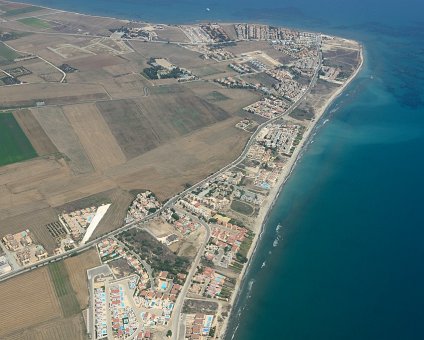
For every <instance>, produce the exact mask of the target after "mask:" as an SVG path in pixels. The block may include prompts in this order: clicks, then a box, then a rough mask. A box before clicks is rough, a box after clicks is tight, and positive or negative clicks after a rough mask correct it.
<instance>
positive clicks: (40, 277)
mask: <svg viewBox="0 0 424 340" xmlns="http://www.w3.org/2000/svg"><path fill="white" fill-rule="evenodd" d="M0 300H1V308H0V338H2V339H3V338H4V337H5V336H6V335H7V334H11V333H14V332H16V331H19V330H22V329H24V328H28V327H32V326H35V325H38V324H40V323H42V322H46V321H49V320H52V319H55V318H57V317H58V316H60V315H61V309H60V305H59V302H58V300H57V297H56V294H55V290H54V287H53V285H52V282H51V280H50V276H49V273H48V270H47V268H40V269H37V270H33V271H31V272H29V273H26V274H22V275H19V276H17V277H15V278H12V279H9V280H7V281H5V282H2V283H0Z"/></svg>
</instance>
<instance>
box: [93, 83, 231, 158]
mask: <svg viewBox="0 0 424 340" xmlns="http://www.w3.org/2000/svg"><path fill="white" fill-rule="evenodd" d="M171 91H172V90H171ZM97 106H98V108H99V110H100V112H101V113H102V115H103V117H104V119H105V120H106V122H107V124H108V125H109V127H110V129H111V131H112V133H113V135H114V136H115V138H116V140H117V141H118V143H119V145H120V147H121V149H122V151H123V152H124V153H125V155H126V157H127V158H128V159H131V158H134V157H136V156H139V155H141V154H143V153H145V152H146V151H149V150H152V149H154V148H155V147H157V146H159V145H160V144H163V143H165V142H167V141H169V140H170V139H172V138H176V137H179V136H182V135H185V134H187V133H189V132H192V131H195V130H197V129H199V128H201V127H203V126H207V125H210V124H213V123H216V122H218V121H221V120H224V119H227V118H229V114H228V113H226V112H225V111H224V110H222V109H219V108H217V107H215V106H214V105H213V104H210V103H208V102H206V101H204V100H202V99H200V98H198V97H196V96H194V95H193V94H192V92H191V91H183V92H182V93H178V94H174V93H169V94H168V95H166V96H161V95H157V94H151V95H150V96H149V97H146V98H143V99H137V100H119V101H107V102H99V103H97ZM116 112H120V113H121V114H120V115H117V114H116Z"/></svg>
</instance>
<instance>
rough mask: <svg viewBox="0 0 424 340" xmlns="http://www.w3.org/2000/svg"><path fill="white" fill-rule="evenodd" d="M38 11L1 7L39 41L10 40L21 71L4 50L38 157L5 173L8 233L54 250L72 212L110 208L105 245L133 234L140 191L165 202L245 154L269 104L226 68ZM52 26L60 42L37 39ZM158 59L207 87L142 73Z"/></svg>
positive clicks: (176, 33) (11, 101)
mask: <svg viewBox="0 0 424 340" xmlns="http://www.w3.org/2000/svg"><path fill="white" fill-rule="evenodd" d="M28 8H31V6H27V5H16V6H15V5H10V4H6V3H4V2H2V1H1V0H0V9H2V10H3V11H5V12H8V11H14V12H11V13H9V14H10V16H12V14H13V13H14V14H13V18H11V19H8V20H7V22H6V21H4V22H0V30H2V31H5V30H6V29H14V30H16V31H19V30H25V31H30V30H31V28H33V32H31V35H23V34H22V33H21V32H20V31H19V32H18V33H17V34H15V35H13V37H12V39H11V40H8V41H7V44H8V45H10V46H11V47H13V48H15V49H16V50H18V51H22V52H21V53H22V55H24V54H25V55H26V56H27V58H21V60H19V61H16V62H14V61H13V60H14V59H15V57H17V56H20V55H18V54H16V55H15V54H14V52H13V50H11V49H9V48H7V46H6V45H4V44H2V47H3V48H1V47H0V57H1V56H3V57H4V61H5V63H7V66H5V67H4V69H5V70H9V71H10V72H12V73H13V76H15V77H17V78H18V79H19V80H20V81H23V82H24V84H20V85H17V86H5V87H2V98H1V100H0V109H1V108H3V109H5V110H6V109H7V111H10V112H13V115H11V114H9V115H11V117H12V118H14V120H15V125H16V126H17V127H18V128H19V131H20V135H21V136H22V137H23V138H24V139H23V140H26V141H27V144H28V145H30V146H31V145H32V149H33V151H32V152H33V153H32V155H33V156H32V157H35V158H34V159H30V160H27V161H26V162H24V163H12V164H8V163H11V162H13V161H14V160H15V159H13V160H12V159H11V160H9V161H8V162H7V165H4V166H2V167H1V171H0V228H1V230H2V233H3V232H6V231H7V232H17V231H19V230H22V229H23V228H24V227H25V226H27V227H28V228H30V230H31V231H32V232H33V234H34V237H35V238H36V239H37V240H38V241H39V242H40V243H41V244H43V245H44V246H45V248H46V249H47V250H48V251H49V252H51V251H52V250H53V249H54V247H55V240H54V238H53V237H52V236H51V235H50V234H49V232H48V230H47V227H46V225H48V224H50V223H54V222H56V221H57V215H58V214H60V213H61V212H62V211H63V210H64V209H65V210H66V209H68V208H70V207H72V206H73V205H78V204H83V205H84V204H89V202H91V201H95V202H101V203H111V204H112V205H111V207H110V209H109V210H108V212H107V213H106V215H105V216H104V217H103V219H102V221H101V222H100V223H99V225H98V227H97V228H96V230H95V232H94V234H93V237H96V236H99V235H102V234H104V233H105V232H107V231H110V230H113V229H116V228H118V227H120V226H121V225H122V223H123V220H124V217H125V215H126V212H127V209H128V206H129V204H130V203H131V201H132V199H133V197H134V196H133V193H134V191H136V190H142V189H150V190H152V191H153V192H155V194H157V195H158V198H159V199H160V200H165V199H167V198H169V197H171V196H173V195H175V194H176V193H177V192H179V191H181V190H182V189H183V188H185V187H186V186H187V185H189V184H194V183H196V182H198V181H199V180H201V179H203V178H204V177H206V176H207V175H209V174H211V173H212V172H215V171H217V170H218V169H220V168H221V167H222V166H224V165H226V164H228V162H231V161H232V160H234V159H235V158H237V157H238V155H239V154H240V152H241V151H242V149H243V147H244V145H245V143H246V141H247V140H248V138H249V136H250V134H249V133H248V132H245V131H243V130H240V129H237V128H235V125H236V124H237V123H238V122H239V121H240V118H241V117H243V113H242V108H243V107H244V106H247V105H248V104H251V103H252V102H254V101H256V100H257V99H258V98H259V97H260V96H259V95H258V94H255V93H254V92H250V91H242V90H237V89H234V90H233V89H227V88H224V87H221V86H219V85H217V84H215V83H213V82H212V81H211V80H209V78H208V77H214V76H215V75H217V74H221V73H224V74H226V73H227V72H230V73H231V72H232V71H231V70H229V68H228V67H227V63H226V62H223V63H220V64H219V63H216V62H215V61H214V60H205V59H202V58H201V57H200V54H199V53H197V52H193V51H191V50H188V49H186V48H184V47H182V46H179V45H176V44H157V43H150V42H146V43H144V42H139V41H131V42H125V45H124V43H123V42H121V41H115V40H113V39H111V38H109V35H110V31H109V29H110V28H117V27H121V26H122V25H124V24H127V23H126V22H124V21H121V20H118V19H112V18H100V17H90V16H83V15H78V14H74V13H63V12H60V13H58V12H56V13H53V12H52V11H49V10H47V9H40V12H39V13H37V14H42V16H41V15H40V16H39V15H35V14H33V13H32V11H35V10H37V9H38V8H36V7H35V8H32V9H28ZM27 11H28V12H27ZM25 12H26V13H25ZM19 13H21V14H19ZM24 14H26V15H25V17H24ZM1 16H4V13H3V14H0V17H1ZM53 23H54V24H53ZM47 26H50V27H47ZM47 29H48V30H49V32H51V33H54V34H49V35H47V34H41V33H37V31H40V30H47ZM159 31H160V32H159ZM81 32H84V35H82V34H81ZM158 32H159V33H160V35H161V38H162V39H169V40H175V39H177V40H181V41H187V38H186V37H185V35H184V33H183V32H182V31H181V29H179V28H178V27H173V26H166V25H165V26H163V29H160V30H158ZM62 33H64V34H62ZM68 33H77V35H72V34H68ZM91 34H93V35H94V34H95V35H97V36H93V35H91ZM99 36H101V37H99ZM1 51H3V52H1ZM12 52H13V53H12ZM2 53H3V54H2ZM37 56H40V58H38V57H37ZM150 57H163V58H166V59H168V60H169V61H170V62H171V63H173V64H175V65H177V66H179V67H185V68H188V69H193V70H194V74H196V72H199V75H200V76H202V77H204V79H199V80H195V81H192V82H186V83H184V82H181V83H179V82H177V81H176V80H175V79H171V80H169V82H168V83H166V81H165V80H163V79H160V80H158V81H157V82H156V81H150V80H148V79H146V78H145V77H144V76H143V75H142V74H141V73H142V70H143V68H144V67H146V64H147V61H148V59H149V58H150ZM41 58H44V59H45V60H47V61H48V62H45V61H43V60H42V59H41ZM49 62H50V63H51V64H49ZM63 64H68V65H70V67H72V68H75V69H77V70H76V71H75V72H72V73H67V74H66V79H64V82H63V83H59V81H61V79H62V77H63V74H62V73H61V72H59V71H58V70H57V69H56V68H55V67H54V66H52V65H55V66H60V65H63ZM2 69H3V68H2ZM6 72H7V71H6ZM211 79H212V78H211ZM165 83H166V84H165ZM164 84H165V85H164ZM2 126H4V124H3V125H2ZM1 130H2V128H1V127H0V132H1ZM2 137H3V138H4V134H3V135H0V140H1V138H2ZM8 139H9V140H10V138H8ZM2 145H3V144H2ZM2 145H0V150H2V149H1V146H2ZM7 150H8V152H10V150H12V149H10V148H9V147H8V148H7ZM36 156H39V157H36ZM22 160H23V159H22ZM1 164H2V163H0V165H1ZM3 164H6V163H3ZM105 200H106V202H105ZM82 207H84V206H82ZM31 217H32V218H31ZM192 248H193V247H192V246H191V245H187V246H186V245H182V247H181V252H183V253H187V254H192V253H193V249H192ZM178 251H179V248H178ZM78 299H79V302H81V301H82V300H81V299H80V298H78Z"/></svg>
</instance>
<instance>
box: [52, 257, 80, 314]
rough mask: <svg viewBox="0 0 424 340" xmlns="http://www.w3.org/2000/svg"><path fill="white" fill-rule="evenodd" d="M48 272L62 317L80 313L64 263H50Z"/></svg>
mask: <svg viewBox="0 0 424 340" xmlns="http://www.w3.org/2000/svg"><path fill="white" fill-rule="evenodd" d="M48 270H49V274H50V278H51V280H52V282H53V285H54V289H55V291H56V295H57V297H58V299H59V302H60V306H61V308H62V313H63V315H64V316H65V317H68V316H72V315H75V314H78V313H79V312H80V311H81V309H80V305H79V303H78V300H77V297H76V295H75V292H74V290H73V288H72V285H71V281H70V279H69V274H68V271H67V269H66V266H65V263H64V262H63V261H59V262H54V263H51V264H49V266H48Z"/></svg>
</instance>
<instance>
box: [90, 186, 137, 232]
mask: <svg viewBox="0 0 424 340" xmlns="http://www.w3.org/2000/svg"><path fill="white" fill-rule="evenodd" d="M133 200H134V195H132V194H130V193H129V192H128V191H125V190H122V189H116V190H113V191H111V192H110V202H111V203H112V205H111V206H110V207H109V209H108V211H107V212H106V214H105V215H104V216H103V218H102V219H101V221H100V223H99V225H98V226H97V228H96V230H94V233H93V236H92V237H91V239H93V238H95V237H97V236H100V235H102V234H104V233H107V232H109V231H111V230H115V229H117V228H119V227H121V226H122V225H123V224H124V218H125V216H126V215H127V211H128V207H129V206H130V204H131V202H132V201H133Z"/></svg>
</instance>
